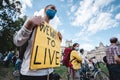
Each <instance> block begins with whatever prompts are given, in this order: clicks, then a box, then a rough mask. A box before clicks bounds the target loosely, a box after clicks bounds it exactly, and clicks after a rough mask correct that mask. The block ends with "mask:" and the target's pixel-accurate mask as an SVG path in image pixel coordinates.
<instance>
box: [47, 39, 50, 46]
mask: <svg viewBox="0 0 120 80" xmlns="http://www.w3.org/2000/svg"><path fill="white" fill-rule="evenodd" d="M47 39H48V45H49V43H50V38H49V37H47Z"/></svg>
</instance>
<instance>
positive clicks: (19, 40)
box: [13, 26, 32, 46]
mask: <svg viewBox="0 0 120 80" xmlns="http://www.w3.org/2000/svg"><path fill="white" fill-rule="evenodd" d="M31 32H32V31H30V30H28V29H27V28H26V27H25V26H23V27H22V28H21V29H20V30H19V31H18V32H16V33H15V34H14V37H13V42H14V44H15V45H16V46H22V45H23V44H24V43H25V42H26V41H27V40H28V39H29V36H30V34H31Z"/></svg>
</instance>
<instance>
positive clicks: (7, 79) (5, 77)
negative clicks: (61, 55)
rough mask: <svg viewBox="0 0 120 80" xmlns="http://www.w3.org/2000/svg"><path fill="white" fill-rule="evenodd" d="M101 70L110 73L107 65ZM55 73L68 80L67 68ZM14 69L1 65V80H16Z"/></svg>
mask: <svg viewBox="0 0 120 80" xmlns="http://www.w3.org/2000/svg"><path fill="white" fill-rule="evenodd" d="M101 67H102V68H101V70H103V71H105V72H106V73H108V70H107V68H106V66H105V65H101ZM54 69H55V70H54V72H55V73H58V74H60V76H61V80H67V68H66V67H65V66H62V65H61V66H60V67H58V68H54ZM13 70H14V67H13V66H12V65H10V67H9V68H5V67H4V66H3V65H0V80H14V77H13V75H12V72H13Z"/></svg>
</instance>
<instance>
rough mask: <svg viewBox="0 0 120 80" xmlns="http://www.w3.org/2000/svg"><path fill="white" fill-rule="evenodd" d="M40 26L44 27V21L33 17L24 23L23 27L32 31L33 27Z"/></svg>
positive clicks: (38, 17)
mask: <svg viewBox="0 0 120 80" xmlns="http://www.w3.org/2000/svg"><path fill="white" fill-rule="evenodd" d="M42 25H44V19H43V18H42V17H41V16H34V17H32V18H30V19H29V20H28V21H27V22H26V24H25V27H26V28H27V29H29V30H32V29H33V28H34V27H37V26H42Z"/></svg>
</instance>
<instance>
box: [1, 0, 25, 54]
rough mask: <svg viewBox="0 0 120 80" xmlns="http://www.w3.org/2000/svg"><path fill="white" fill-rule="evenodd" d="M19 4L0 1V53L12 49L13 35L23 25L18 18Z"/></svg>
mask: <svg viewBox="0 0 120 80" xmlns="http://www.w3.org/2000/svg"><path fill="white" fill-rule="evenodd" d="M21 7H22V6H21V3H20V2H19V1H17V0H0V52H5V51H8V50H11V49H14V47H15V46H14V44H13V35H14V33H15V32H16V31H17V30H19V29H20V27H21V26H22V25H23V23H24V21H25V19H26V17H24V18H20V17H19V15H20V14H21V10H20V9H21Z"/></svg>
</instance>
